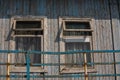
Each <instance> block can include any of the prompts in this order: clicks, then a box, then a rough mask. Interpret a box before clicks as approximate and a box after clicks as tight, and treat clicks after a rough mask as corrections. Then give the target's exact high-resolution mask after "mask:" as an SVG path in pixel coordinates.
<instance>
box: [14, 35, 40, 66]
mask: <svg viewBox="0 0 120 80" xmlns="http://www.w3.org/2000/svg"><path fill="white" fill-rule="evenodd" d="M15 43H16V45H15V48H16V50H29V51H31V50H39V51H41V38H40V37H16V38H15ZM15 58H16V60H15V61H16V62H17V63H25V62H26V60H25V54H22V53H21V54H16V55H15ZM30 59H31V63H33V64H34V63H41V55H40V54H30Z"/></svg>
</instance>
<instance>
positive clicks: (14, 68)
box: [10, 16, 48, 73]
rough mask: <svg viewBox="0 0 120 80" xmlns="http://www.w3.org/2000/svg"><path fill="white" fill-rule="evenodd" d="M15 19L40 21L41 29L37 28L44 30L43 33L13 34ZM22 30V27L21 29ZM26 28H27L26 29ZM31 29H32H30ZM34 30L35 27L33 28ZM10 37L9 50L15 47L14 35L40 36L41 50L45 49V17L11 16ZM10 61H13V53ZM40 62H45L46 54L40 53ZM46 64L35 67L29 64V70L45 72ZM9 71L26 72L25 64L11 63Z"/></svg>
mask: <svg viewBox="0 0 120 80" xmlns="http://www.w3.org/2000/svg"><path fill="white" fill-rule="evenodd" d="M16 21H41V29H39V30H44V31H43V35H15V33H14V31H15V30H16V29H15V26H16ZM21 30H22V29H21ZM26 30H27V29H26ZM31 30H32V29H31ZM35 30H36V29H35ZM39 30H37V31H39ZM10 36H11V39H10V50H14V49H15V41H14V39H15V37H40V38H41V51H47V49H48V47H47V44H48V43H47V18H46V17H40V16H26V17H23V16H22V17H21V16H15V17H12V18H11V35H10ZM10 56H11V59H10V60H11V63H15V62H14V60H15V54H14V53H13V54H11V55H10ZM41 63H47V55H43V54H42V55H41ZM46 70H47V66H37V67H32V66H30V72H40V73H43V72H47V71H46ZM10 72H26V66H24V67H21V66H15V65H12V66H11V69H10Z"/></svg>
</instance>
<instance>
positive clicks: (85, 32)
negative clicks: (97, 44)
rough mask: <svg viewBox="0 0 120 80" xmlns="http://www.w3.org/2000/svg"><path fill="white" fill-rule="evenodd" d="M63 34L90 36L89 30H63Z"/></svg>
mask: <svg viewBox="0 0 120 80" xmlns="http://www.w3.org/2000/svg"><path fill="white" fill-rule="evenodd" d="M63 35H64V36H91V35H92V32H91V31H63Z"/></svg>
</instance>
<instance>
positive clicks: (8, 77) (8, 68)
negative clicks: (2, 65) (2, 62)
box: [6, 53, 10, 80]
mask: <svg viewBox="0 0 120 80" xmlns="http://www.w3.org/2000/svg"><path fill="white" fill-rule="evenodd" d="M7 56H8V57H7V77H6V80H10V53H8V54H7Z"/></svg>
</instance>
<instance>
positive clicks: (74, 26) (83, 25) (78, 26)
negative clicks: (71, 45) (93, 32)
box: [65, 21, 90, 29]
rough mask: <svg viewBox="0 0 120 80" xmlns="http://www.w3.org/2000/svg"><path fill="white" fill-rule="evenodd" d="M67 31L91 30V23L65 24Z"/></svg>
mask: <svg viewBox="0 0 120 80" xmlns="http://www.w3.org/2000/svg"><path fill="white" fill-rule="evenodd" d="M65 28H66V29H90V24H89V22H72V21H71V22H65Z"/></svg>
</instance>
